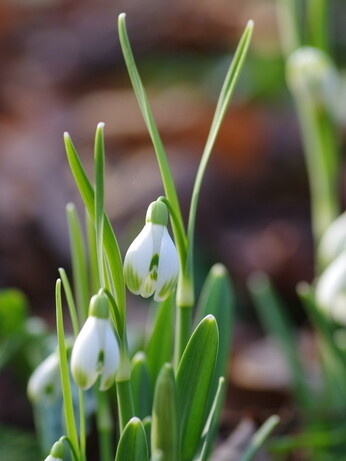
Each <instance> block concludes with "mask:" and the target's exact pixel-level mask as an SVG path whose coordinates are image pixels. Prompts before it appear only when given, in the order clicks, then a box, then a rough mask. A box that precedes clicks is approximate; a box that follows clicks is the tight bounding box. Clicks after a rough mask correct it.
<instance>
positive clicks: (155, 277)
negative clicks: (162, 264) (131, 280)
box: [150, 271, 157, 282]
mask: <svg viewBox="0 0 346 461" xmlns="http://www.w3.org/2000/svg"><path fill="white" fill-rule="evenodd" d="M150 278H151V280H154V281H155V282H156V280H157V271H153V272H151V274H150Z"/></svg>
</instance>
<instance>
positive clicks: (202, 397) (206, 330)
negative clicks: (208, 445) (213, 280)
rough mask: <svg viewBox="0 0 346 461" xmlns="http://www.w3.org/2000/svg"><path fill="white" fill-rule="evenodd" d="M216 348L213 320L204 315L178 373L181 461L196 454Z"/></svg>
mask: <svg viewBox="0 0 346 461" xmlns="http://www.w3.org/2000/svg"><path fill="white" fill-rule="evenodd" d="M218 346H219V333H218V328H217V323H216V320H215V317H213V316H212V315H207V316H206V317H205V318H204V319H203V320H202V321H201V322H200V324H199V325H198V326H197V328H196V329H195V331H194V332H193V334H192V336H191V338H190V341H189V342H188V344H187V346H186V349H185V352H184V354H183V356H182V358H181V361H180V364H179V368H178V371H177V390H178V400H179V406H180V409H181V418H180V426H181V439H182V442H181V443H182V446H181V451H182V458H181V459H182V461H190V460H191V459H192V458H193V456H194V455H195V454H196V450H197V447H198V444H199V441H200V437H201V434H202V430H203V425H204V421H205V414H206V407H207V403H208V397H209V391H210V386H211V382H212V378H213V373H214V368H215V364H216V360H217V352H218Z"/></svg>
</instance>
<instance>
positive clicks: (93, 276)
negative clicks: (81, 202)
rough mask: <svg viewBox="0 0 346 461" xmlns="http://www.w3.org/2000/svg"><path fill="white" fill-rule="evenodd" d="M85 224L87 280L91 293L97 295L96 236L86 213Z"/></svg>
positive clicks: (98, 279) (98, 284)
mask: <svg viewBox="0 0 346 461" xmlns="http://www.w3.org/2000/svg"><path fill="white" fill-rule="evenodd" d="M85 224H86V231H87V232H86V233H87V243H88V255H89V279H90V287H91V292H92V293H97V290H98V289H99V287H100V277H99V271H98V267H97V248H96V234H95V226H94V223H93V221H92V219H91V218H90V214H89V213H88V211H87V210H86V211H85Z"/></svg>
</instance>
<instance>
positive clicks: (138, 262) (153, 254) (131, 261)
mask: <svg viewBox="0 0 346 461" xmlns="http://www.w3.org/2000/svg"><path fill="white" fill-rule="evenodd" d="M167 222H168V211H167V207H166V205H165V204H164V203H163V202H161V201H156V202H152V203H151V204H150V205H149V208H148V211H147V215H146V219H145V226H144V227H143V229H142V231H141V232H140V234H139V235H138V236H137V237H136V239H135V240H134V241H133V242H132V244H131V245H130V247H129V249H128V250H127V253H126V256H125V261H124V277H125V282H126V285H127V287H128V289H129V290H130V291H131V292H132V293H134V294H136V295H139V294H140V295H141V296H143V297H144V298H148V297H149V296H152V295H153V294H154V299H155V301H163V300H164V299H166V298H168V296H169V295H170V294H171V293H172V291H173V290H174V288H175V285H176V283H177V280H178V274H179V259H178V253H177V250H176V248H175V245H174V243H173V241H172V239H171V237H170V235H169V233H168V230H167Z"/></svg>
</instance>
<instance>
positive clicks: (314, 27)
mask: <svg viewBox="0 0 346 461" xmlns="http://www.w3.org/2000/svg"><path fill="white" fill-rule="evenodd" d="M306 14H307V25H308V30H309V45H311V46H314V47H316V48H320V49H321V50H323V51H328V24H327V22H328V2H327V0H308V2H307V13H306Z"/></svg>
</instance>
